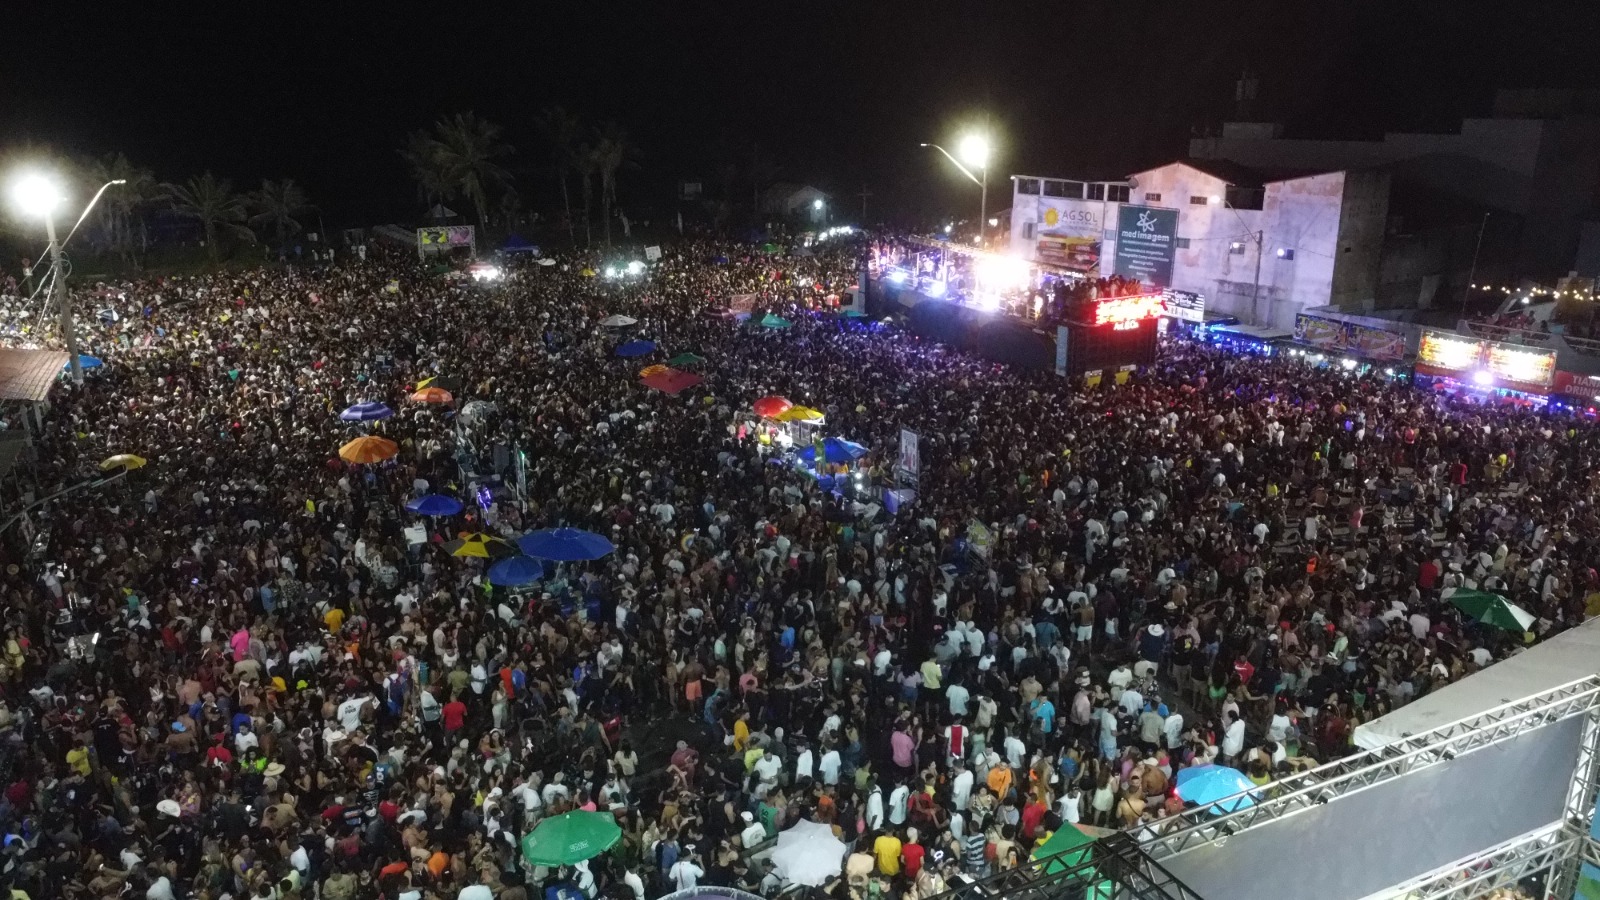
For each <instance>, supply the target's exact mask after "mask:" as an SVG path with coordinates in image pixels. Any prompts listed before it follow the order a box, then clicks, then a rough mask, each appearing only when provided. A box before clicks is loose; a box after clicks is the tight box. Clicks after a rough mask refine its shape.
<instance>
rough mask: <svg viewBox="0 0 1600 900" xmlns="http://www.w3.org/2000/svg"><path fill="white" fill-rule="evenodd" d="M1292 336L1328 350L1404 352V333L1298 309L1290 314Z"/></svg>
mask: <svg viewBox="0 0 1600 900" xmlns="http://www.w3.org/2000/svg"><path fill="white" fill-rule="evenodd" d="M1294 339H1295V340H1296V341H1297V342H1299V343H1302V344H1306V345H1307V346H1311V347H1316V348H1317V349H1319V350H1323V351H1326V352H1329V353H1353V354H1356V355H1357V356H1364V357H1366V358H1368V359H1374V360H1399V359H1404V358H1405V355H1406V337H1405V335H1403V334H1400V333H1399V332H1395V331H1387V330H1385V329H1382V328H1369V327H1368V326H1366V325H1357V324H1355V323H1354V322H1345V321H1341V320H1339V319H1325V318H1323V317H1321V316H1308V315H1306V314H1305V313H1301V314H1299V315H1297V316H1295V317H1294Z"/></svg>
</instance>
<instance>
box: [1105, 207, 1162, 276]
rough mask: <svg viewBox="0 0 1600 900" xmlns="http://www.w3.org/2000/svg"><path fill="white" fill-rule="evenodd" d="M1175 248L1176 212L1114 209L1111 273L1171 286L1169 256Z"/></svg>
mask: <svg viewBox="0 0 1600 900" xmlns="http://www.w3.org/2000/svg"><path fill="white" fill-rule="evenodd" d="M1177 247H1178V211H1177V210H1175V209H1161V208H1160V207H1156V206H1127V205H1124V206H1123V207H1122V208H1121V209H1119V210H1118V211H1117V250H1116V254H1115V256H1114V260H1115V267H1114V268H1113V270H1112V272H1113V274H1115V275H1118V276H1121V277H1123V278H1132V279H1135V280H1137V281H1138V282H1139V283H1140V284H1142V285H1145V286H1147V287H1151V288H1154V289H1156V290H1161V289H1162V288H1166V287H1170V286H1171V285H1172V259H1173V253H1174V252H1175V251H1176V250H1177Z"/></svg>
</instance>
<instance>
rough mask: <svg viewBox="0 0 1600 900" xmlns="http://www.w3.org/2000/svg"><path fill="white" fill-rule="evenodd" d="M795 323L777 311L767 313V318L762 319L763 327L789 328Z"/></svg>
mask: <svg viewBox="0 0 1600 900" xmlns="http://www.w3.org/2000/svg"><path fill="white" fill-rule="evenodd" d="M793 324H794V323H793V322H791V321H789V320H788V319H785V318H784V317H783V316H780V315H778V314H777V313H767V315H766V318H763V319H762V320H761V327H762V328H788V327H789V326H791V325H793Z"/></svg>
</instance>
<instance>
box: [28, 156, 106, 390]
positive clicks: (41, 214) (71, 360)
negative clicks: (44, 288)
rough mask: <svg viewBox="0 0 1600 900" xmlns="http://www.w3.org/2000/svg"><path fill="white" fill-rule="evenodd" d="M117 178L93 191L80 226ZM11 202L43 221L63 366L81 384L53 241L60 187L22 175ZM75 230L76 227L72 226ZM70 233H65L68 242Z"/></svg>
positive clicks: (39, 174)
mask: <svg viewBox="0 0 1600 900" xmlns="http://www.w3.org/2000/svg"><path fill="white" fill-rule="evenodd" d="M126 183H127V182H126V181H125V180H124V179H121V178H115V179H112V180H111V181H108V182H106V183H105V184H102V185H100V190H98V191H95V192H94V198H93V199H92V200H90V201H89V205H88V206H86V207H84V208H83V215H81V216H79V217H78V222H79V223H80V224H81V223H82V222H83V220H84V219H85V218H86V217H87V216H88V215H89V210H91V209H94V205H95V204H96V203H98V202H100V195H101V194H104V193H105V192H106V188H108V187H111V186H112V185H113V184H126ZM11 199H12V200H13V201H14V202H15V203H16V205H17V208H18V209H20V210H21V211H22V214H23V215H25V216H32V217H36V218H41V219H44V233H45V238H46V239H47V240H48V241H49V242H50V247H49V253H50V267H51V268H52V269H54V270H55V271H54V272H53V273H52V276H51V280H50V299H52V300H54V301H55V302H56V303H59V304H60V305H61V337H62V340H63V341H64V342H65V343H66V345H67V365H69V366H71V368H72V380H73V381H74V382H75V383H77V384H83V360H81V359H79V357H78V330H77V326H75V325H74V324H73V322H72V304H71V303H69V302H68V301H67V270H66V267H65V266H63V265H62V263H61V245H62V243H64V242H62V241H57V240H56V217H55V212H56V207H58V206H60V205H61V200H62V196H61V188H60V186H59V185H57V184H56V182H55V181H54V180H53V179H51V178H50V177H49V176H47V175H45V174H43V173H42V172H25V173H23V174H22V175H21V176H19V177H18V178H17V180H16V181H15V182H14V183H13V184H12V185H11ZM72 228H73V231H77V228H78V226H77V225H73V226H72ZM71 238H72V232H68V233H67V239H68V240H71Z"/></svg>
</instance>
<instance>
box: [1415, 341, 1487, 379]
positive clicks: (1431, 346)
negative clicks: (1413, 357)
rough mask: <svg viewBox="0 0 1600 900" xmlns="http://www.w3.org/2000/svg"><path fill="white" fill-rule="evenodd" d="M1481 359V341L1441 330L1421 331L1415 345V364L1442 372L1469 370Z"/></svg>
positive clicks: (1476, 365) (1475, 366)
mask: <svg viewBox="0 0 1600 900" xmlns="http://www.w3.org/2000/svg"><path fill="white" fill-rule="evenodd" d="M1482 361H1483V341H1474V340H1469V339H1467V338H1464V337H1461V336H1459V335H1454V334H1448V333H1445V332H1442V331H1424V332H1422V343H1420V344H1418V345H1417V365H1419V366H1427V367H1428V368H1430V369H1438V370H1440V371H1442V372H1444V373H1447V374H1448V373H1455V372H1470V371H1471V370H1473V369H1475V368H1477V367H1478V364H1479V363H1480V362H1482Z"/></svg>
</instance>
